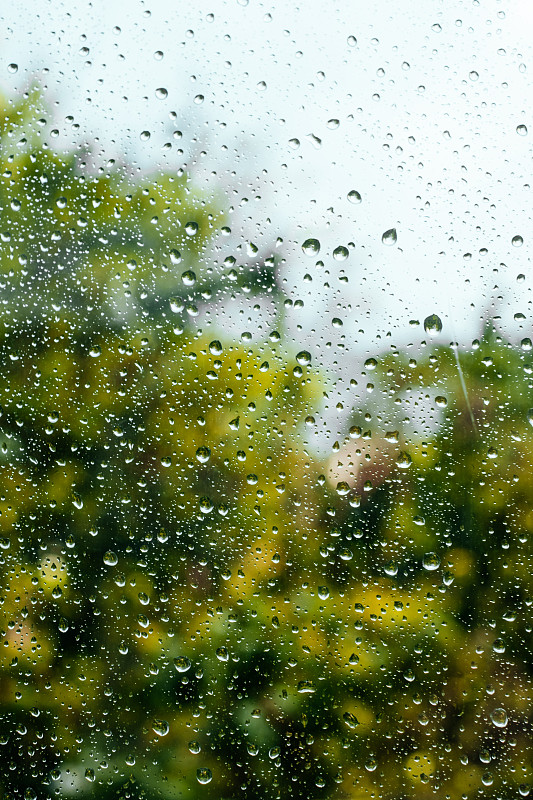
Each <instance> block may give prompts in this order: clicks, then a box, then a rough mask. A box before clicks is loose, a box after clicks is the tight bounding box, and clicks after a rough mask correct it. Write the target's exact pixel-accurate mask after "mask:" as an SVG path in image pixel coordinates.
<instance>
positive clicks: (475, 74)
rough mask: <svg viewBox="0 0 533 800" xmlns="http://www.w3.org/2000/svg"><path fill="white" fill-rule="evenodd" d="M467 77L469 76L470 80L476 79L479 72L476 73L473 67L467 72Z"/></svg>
mask: <svg viewBox="0 0 533 800" xmlns="http://www.w3.org/2000/svg"><path fill="white" fill-rule="evenodd" d="M468 77H469V78H470V80H471V81H477V79H478V78H479V73H478V72H476V70H475V69H473V70H472V71H471V72H470V73H469V75H468Z"/></svg>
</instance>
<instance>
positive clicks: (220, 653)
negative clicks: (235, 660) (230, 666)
mask: <svg viewBox="0 0 533 800" xmlns="http://www.w3.org/2000/svg"><path fill="white" fill-rule="evenodd" d="M216 657H217V658H218V660H219V661H228V660H229V653H228V648H227V647H217V649H216Z"/></svg>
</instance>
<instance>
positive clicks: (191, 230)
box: [185, 221, 198, 236]
mask: <svg viewBox="0 0 533 800" xmlns="http://www.w3.org/2000/svg"><path fill="white" fill-rule="evenodd" d="M185 233H186V234H187V236H196V234H197V233H198V223H197V222H194V221H191V222H187V224H186V225H185Z"/></svg>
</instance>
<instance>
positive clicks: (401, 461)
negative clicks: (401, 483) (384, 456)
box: [396, 450, 412, 469]
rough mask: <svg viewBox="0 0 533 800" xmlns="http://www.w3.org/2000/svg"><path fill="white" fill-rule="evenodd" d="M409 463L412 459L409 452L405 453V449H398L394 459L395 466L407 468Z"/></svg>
mask: <svg viewBox="0 0 533 800" xmlns="http://www.w3.org/2000/svg"><path fill="white" fill-rule="evenodd" d="M411 464H412V459H411V456H410V455H409V453H406V452H405V450H402V451H400V453H399V454H398V458H397V459H396V466H397V467H399V468H400V469H409V467H410V466H411Z"/></svg>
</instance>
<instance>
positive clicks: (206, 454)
mask: <svg viewBox="0 0 533 800" xmlns="http://www.w3.org/2000/svg"><path fill="white" fill-rule="evenodd" d="M196 458H197V460H198V461H199V462H200V464H207V462H208V461H209V459H210V458H211V450H210V449H209V447H199V448H198V450H197V451H196Z"/></svg>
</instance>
